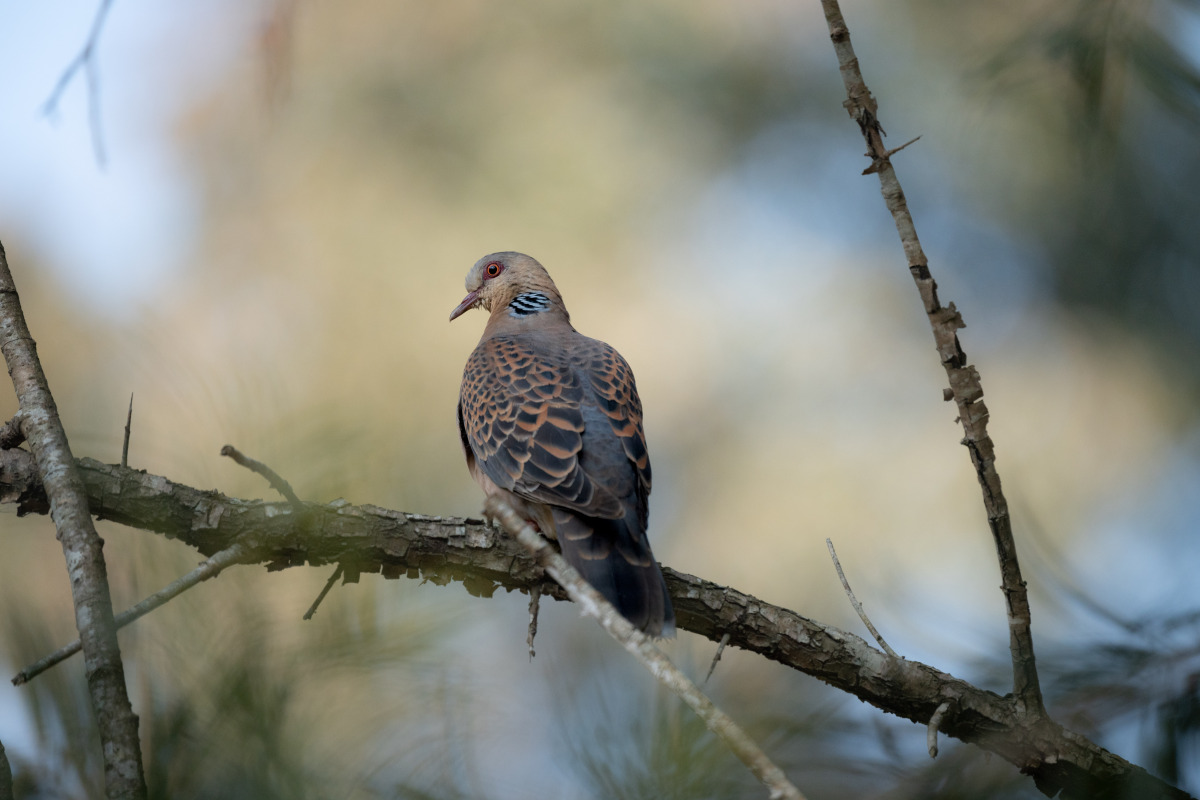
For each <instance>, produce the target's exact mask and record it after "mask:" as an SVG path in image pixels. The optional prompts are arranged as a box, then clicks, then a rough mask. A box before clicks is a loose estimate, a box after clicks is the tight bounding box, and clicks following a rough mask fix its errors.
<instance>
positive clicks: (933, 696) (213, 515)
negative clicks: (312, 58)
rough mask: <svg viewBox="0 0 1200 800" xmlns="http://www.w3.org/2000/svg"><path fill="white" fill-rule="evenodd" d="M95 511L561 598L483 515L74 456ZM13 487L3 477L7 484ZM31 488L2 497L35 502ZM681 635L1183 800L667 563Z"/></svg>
mask: <svg viewBox="0 0 1200 800" xmlns="http://www.w3.org/2000/svg"><path fill="white" fill-rule="evenodd" d="M28 458H29V454H28V453H25V452H24V451H22V450H11V451H7V452H4V453H0V475H3V476H26V477H25V479H26V480H35V479H36V478H30V477H29V475H30V472H29V470H28V469H23V468H22V467H21V465H20V464H19V463H14V462H19V461H21V460H22V459H28ZM77 463H78V466H79V472H80V474H81V476H82V477H83V480H84V483H85V485H86V486H87V491H88V497H89V499H90V501H91V504H92V512H93V513H94V514H96V515H97V516H99V517H103V518H106V519H111V520H114V521H117V522H121V523H124V524H126V525H129V526H131V527H134V528H138V529H142V530H149V531H154V532H157V533H160V534H163V535H165V536H167V537H169V538H173V539H178V540H179V541H181V542H184V543H186V544H187V545H189V546H191V547H194V548H195V549H197V550H199V551H200V552H201V553H203V554H205V555H212V554H214V553H216V552H218V551H220V550H224V549H225V548H226V547H228V546H230V545H231V544H233V543H234V542H235V541H240V542H242V543H243V544H245V545H247V546H249V547H250V548H252V550H253V552H254V553H255V554H256V558H257V562H258V563H262V564H265V565H266V566H267V568H268V569H284V568H286V567H292V566H301V565H305V564H307V565H311V566H321V565H327V564H331V563H335V562H337V563H341V564H342V565H343V566H344V568H345V570H346V580H347V581H356V580H358V578H359V575H360V574H361V573H370V572H378V573H381V574H382V575H383V576H384V577H387V578H398V577H402V576H407V577H411V578H419V579H423V580H428V581H430V582H432V583H437V584H446V583H449V582H451V581H458V582H461V583H462V584H463V585H464V587H465V588H466V589H467V591H468V592H470V593H471V594H473V595H476V596H480V597H491V596H492V595H493V594H494V593H495V592H496V590H497V589H505V590H507V591H513V590H518V591H522V592H528V591H529V590H531V589H532V588H534V587H540V589H541V591H542V592H543V593H544V594H548V595H551V596H553V597H556V598H558V599H563V592H562V589H561V588H560V587H559V586H558V585H557V584H555V583H554V581H553V580H551V579H550V578H548V577H547V576H545V575H544V573H543V572H542V570H541V568H540V567H538V565H537V563H536V562H535V561H534V559H533V558H532V557H531V556H530V555H529V553H528V552H527V551H526V550H525V548H524V547H523V546H522V545H521V544H520V543H518V542H516V541H515V540H513V539H511V538H510V537H508V536H506V535H504V534H502V533H501V532H499V531H498V530H496V529H495V528H493V527H491V526H488V525H486V524H485V523H484V522H483V521H482V520H475V519H462V518H457V517H434V516H426V515H422V514H406V513H403V512H400V511H391V510H388V509H384V508H378V507H375V506H352V505H349V504H346V503H341V502H339V503H332V504H328V505H320V504H316V503H305V504H304V510H303V511H302V512H298V511H296V510H295V509H294V508H293V507H292V506H291V505H290V504H288V503H286V502H280V503H266V502H262V501H250V500H239V499H235V498H230V497H226V496H224V495H221V494H219V493H217V492H212V491H201V490H198V489H193V488H191V487H188V486H183V485H181V484H177V483H174V482H172V481H170V480H168V479H166V478H163V477H160V476H157V475H149V474H147V473H145V472H140V471H137V470H132V469H126V468H122V467H119V466H115V465H108V464H101V463H100V462H98V461H93V460H91V459H80V460H79V461H78V462H77ZM9 479H10V480H11V478H9ZM35 493H36V492H35V490H34V488H33V487H31V486H29V485H28V484H21V485H7V486H3V487H0V494H2V495H3V496H6V497H7V496H16V495H30V494H35ZM663 573H664V575H665V577H666V580H667V585H668V587H669V588H670V590H671V597H672V602H673V603H674V604H675V612H676V622H677V625H678V627H679V628H680V629H682V630H688V631H692V632H693V633H697V634H700V635H702V636H706V637H708V638H709V639H712V640H713V641H720V640H721V638H722V637H723V636H724V635H726V634H727V635H728V636H729V643H730V644H732V645H735V646H737V647H741V648H742V649H744V650H749V651H751V652H755V653H759V654H761V655H763V656H765V657H766V658H769V659H771V660H773V661H777V662H779V663H780V664H783V665H786V666H788V667H791V668H793V669H797V670H800V671H801V672H804V673H806V674H809V675H812V676H814V677H816V678H819V679H820V680H822V681H825V682H826V683H828V684H830V685H831V686H834V687H836V688H838V689H841V690H843V691H846V692H849V693H850V694H853V695H854V696H856V697H858V698H860V699H862V700H863V701H865V702H867V703H870V704H871V705H873V706H876V707H877V708H879V709H881V710H883V711H886V712H888V713H891V714H895V715H896V716H899V717H903V718H904V719H908V720H912V721H913V722H916V723H918V724H920V725H921V726H925V724H926V723H927V722H928V721H929V719H930V718H931V717H932V715H933V714H934V712H935V711H936V710H937V708H938V706H939V705H941V704H942V703H943V702H946V701H949V703H950V708H949V709H948V710H947V711H946V713H945V715H944V717H943V719H942V722H941V726H940V729H941V731H942V732H943V733H945V734H946V735H948V736H952V737H954V738H957V739H960V740H962V741H965V742H971V743H973V744H976V745H978V746H979V747H982V748H983V749H985V750H988V751H990V752H993V753H996V754H997V755H999V756H1001V757H1002V758H1004V759H1005V760H1007V761H1009V762H1011V763H1013V764H1015V765H1016V766H1017V767H1019V768H1020V769H1021V770H1022V771H1023V772H1026V773H1028V774H1029V775H1031V776H1032V778H1033V780H1034V781H1035V782H1037V784H1038V786H1039V787H1040V788H1042V789H1043V790H1044V791H1047V792H1053V791H1058V790H1062V791H1063V796H1064V797H1068V798H1072V797H1073V798H1105V797H1111V798H1118V797H1139V798H1186V797H1188V795H1187V794H1186V793H1184V792H1182V791H1180V790H1179V789H1176V788H1174V787H1172V786H1169V785H1168V784H1166V783H1164V782H1162V781H1160V780H1158V779H1156V778H1154V777H1152V776H1150V775H1149V774H1148V773H1147V772H1146V771H1145V770H1143V769H1142V768H1141V767H1138V766H1135V765H1133V764H1130V763H1129V762H1128V761H1126V760H1124V759H1123V758H1121V757H1120V756H1117V755H1115V754H1113V753H1110V752H1108V751H1107V750H1104V749H1103V748H1101V747H1099V746H1098V745H1096V744H1095V743H1093V742H1091V741H1089V740H1088V739H1086V738H1085V737H1083V736H1080V735H1078V734H1076V733H1073V732H1071V731H1068V730H1066V729H1064V728H1062V727H1061V726H1059V725H1057V724H1055V723H1054V722H1052V721H1051V720H1049V719H1047V718H1045V717H1041V718H1038V719H1037V720H1036V721H1033V722H1030V718H1029V716H1028V715H1027V714H1024V713H1023V712H1022V709H1021V708H1020V707H1019V706H1018V704H1017V703H1016V701H1015V700H1014V699H1013V697H1012V696H1011V695H1010V696H1005V697H1001V696H1000V695H997V694H995V693H993V692H989V691H985V690H982V689H979V688H977V687H975V686H972V685H971V684H969V683H967V682H966V681H963V680H961V679H959V678H955V677H954V676H952V675H949V674H947V673H945V672H942V671H940V670H938V669H935V668H933V667H931V666H928V665H926V664H922V663H919V662H915V661H907V660H904V659H893V658H889V657H888V656H887V655H885V654H884V653H882V652H880V651H879V650H876V649H875V648H874V647H872V646H871V645H869V644H868V643H867V642H866V641H864V640H863V639H861V638H860V637H858V636H855V635H854V634H852V633H848V632H846V631H842V630H839V629H837V628H835V627H833V626H830V625H824V624H822V623H820V622H817V621H815V620H811V619H808V618H806V617H803V616H801V615H799V614H796V613H795V612H792V611H789V610H787V609H784V608H780V607H778V606H773V605H771V604H769V603H764V602H763V601H761V600H758V599H757V598H755V597H752V596H750V595H748V594H745V593H743V592H739V591H737V590H736V589H731V588H729V587H725V586H720V585H718V584H715V583H712V582H709V581H705V580H703V579H701V578H697V577H695V576H692V575H686V574H684V573H680V572H676V571H674V570H672V569H669V568H664V570H663Z"/></svg>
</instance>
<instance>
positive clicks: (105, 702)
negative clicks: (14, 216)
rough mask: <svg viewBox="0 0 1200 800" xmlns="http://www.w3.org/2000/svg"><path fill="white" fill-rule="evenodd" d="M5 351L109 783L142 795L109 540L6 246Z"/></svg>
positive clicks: (113, 789) (0, 298)
mask: <svg viewBox="0 0 1200 800" xmlns="http://www.w3.org/2000/svg"><path fill="white" fill-rule="evenodd" d="M0 351H2V352H3V354H4V360H5V361H6V362H7V363H8V373H9V375H10V376H12V381H13V387H14V388H15V389H16V392H17V400H18V402H19V403H20V409H21V411H20V413H21V425H22V428H23V429H24V432H25V436H26V439H27V440H28V441H29V445H30V449H31V450H32V451H33V455H34V458H35V459H36V461H37V466H38V472H40V473H41V475H42V483H43V485H44V487H45V489H46V496H47V497H48V498H49V499H50V516H51V517H52V519H53V520H54V525H55V527H56V528H57V529H58V539H59V541H60V542H62V548H63V555H64V556H65V557H66V561H67V573H68V575H69V577H70V579H71V595H72V600H73V601H74V604H75V625H76V627H77V628H78V630H79V640H80V642H82V644H83V657H84V670H85V673H86V675H87V681H88V689H89V691H90V693H91V698H92V709H93V711H94V712H95V714H96V722H97V725H98V727H99V729H100V741H101V744H102V745H103V748H104V780H105V786H106V788H107V794H108V796H109V797H110V798H118V797H119V798H144V797H145V796H146V782H145V778H144V777H143V773H142V753H141V746H140V744H139V743H138V719H137V716H136V715H135V714H134V713H133V708H132V706H131V705H130V703H129V694H128V692H127V691H126V687H125V670H124V667H123V666H122V664H121V651H120V648H119V647H118V645H117V629H116V625H115V624H114V622H113V612H112V600H111V599H110V597H109V594H108V574H107V570H106V569H105V566H104V554H103V552H102V547H103V542H101V540H100V537H99V535H97V533H96V528H95V526H94V525H93V524H92V517H91V512H90V511H89V509H88V500H87V493H86V491H85V490H84V486H83V481H82V479H81V478H80V476H79V471H78V470H77V469H76V466H75V460H74V457H73V456H72V455H71V448H70V445H69V444H68V443H67V435H66V432H65V431H64V430H63V427H62V422H61V421H60V420H59V418H58V409H57V408H56V406H55V404H54V398H53V397H52V396H51V394H50V387H49V385H48V384H47V383H46V376H45V374H44V373H43V372H42V367H41V364H40V363H39V362H38V358H37V349H36V346H35V344H34V341H33V337H32V336H31V335H30V333H29V327H28V326H27V325H26V324H25V316H24V314H23V312H22V311H21V301H20V298H18V297H17V288H16V285H15V284H14V283H13V279H12V274H11V273H10V272H9V269H8V261H7V259H6V258H5V255H4V247H3V245H0Z"/></svg>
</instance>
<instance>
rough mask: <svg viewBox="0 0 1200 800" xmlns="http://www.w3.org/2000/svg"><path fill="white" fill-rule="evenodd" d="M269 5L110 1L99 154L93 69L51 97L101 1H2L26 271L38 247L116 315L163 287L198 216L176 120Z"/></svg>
mask: <svg viewBox="0 0 1200 800" xmlns="http://www.w3.org/2000/svg"><path fill="white" fill-rule="evenodd" d="M259 5H260V4H257V3H237V2H232V0H218V1H217V2H206V3H158V2H153V0H121V1H120V2H117V3H114V4H113V5H112V7H111V9H110V11H109V12H108V14H107V17H106V19H105V22H104V25H103V29H102V31H101V35H100V38H99V41H98V43H97V45H96V47H95V49H94V51H93V54H94V59H93V60H94V65H95V73H96V76H97V81H98V86H99V121H100V131H101V138H102V141H103V149H104V161H103V164H101V163H99V162H98V160H97V155H96V152H95V150H94V147H93V140H92V130H91V126H90V125H89V115H90V113H91V110H90V107H89V96H88V89H87V86H88V81H87V75H86V74H85V72H84V71H83V70H80V71H77V72H76V74H75V76H74V77H73V79H72V80H71V81H70V83H69V84H68V85H67V86H66V88H65V90H64V91H63V93H62V95H61V98H60V99H59V101H58V103H57V107H56V108H55V109H54V111H53V113H49V112H48V111H47V108H46V104H47V101H48V99H49V98H50V97H51V95H52V93H53V91H54V88H55V86H56V85H57V84H58V82H59V80H60V78H61V76H62V75H63V73H64V71H65V69H66V68H67V67H68V65H70V64H71V63H72V60H73V59H74V58H75V57H76V56H77V55H78V54H79V53H80V52H81V50H82V49H83V47H84V45H85V43H86V42H87V39H88V32H89V31H90V30H91V28H92V25H93V21H94V19H95V13H96V10H97V9H98V8H99V6H98V5H97V4H91V3H86V4H85V3H72V2H67V0H48V2H41V3H19V2H7V3H3V4H0V18H3V20H4V24H3V25H2V26H0V53H3V56H0V59H2V61H0V120H3V124H0V215H2V216H3V217H4V218H5V219H6V220H7V222H6V230H5V231H4V236H5V238H4V240H3V241H4V243H5V245H6V247H7V248H8V251H9V259H10V263H12V264H13V265H14V268H15V270H16V271H17V272H18V274H19V268H20V267H19V265H20V264H21V262H22V260H23V259H22V258H21V256H22V253H21V247H22V246H23V247H28V248H29V249H30V250H31V251H32V252H31V255H32V256H33V257H35V258H36V259H37V261H38V263H42V264H45V265H46V267H47V268H49V269H51V270H53V271H54V272H55V273H56V275H57V276H58V277H59V278H61V279H62V280H63V282H64V285H65V286H67V287H69V289H70V291H71V292H72V294H73V296H74V298H75V299H76V300H77V301H78V302H79V303H80V304H81V305H82V306H84V307H85V308H87V309H88V310H90V311H93V312H96V313H99V314H104V315H108V316H112V317H115V318H121V317H123V316H124V315H126V314H128V313H130V312H131V311H132V309H134V308H136V306H137V305H138V304H139V303H141V302H144V301H145V300H146V299H147V298H149V297H150V296H152V295H153V293H154V292H156V291H158V290H161V288H162V287H163V285H164V282H165V281H167V280H168V279H169V277H170V275H171V274H172V272H173V271H174V270H177V269H179V268H180V265H181V264H182V263H183V261H184V260H185V258H186V256H187V254H188V252H189V250H190V248H191V247H192V246H193V245H194V242H195V237H196V235H197V232H198V230H199V226H200V219H199V217H198V213H199V204H198V199H197V197H196V195H195V193H194V189H193V187H194V183H193V182H192V180H191V179H190V176H189V175H188V170H187V164H186V161H185V159H184V158H183V157H182V156H181V154H180V153H179V152H178V151H177V145H176V142H177V139H176V138H175V137H173V136H172V129H173V126H175V125H177V124H179V120H178V118H179V115H180V114H181V113H182V112H183V111H184V110H185V109H187V108H188V107H189V106H191V105H192V104H194V103H195V102H196V101H197V99H198V98H201V97H203V95H204V93H205V91H206V90H208V89H209V88H210V87H211V86H213V84H214V83H215V82H216V81H217V80H219V78H220V76H221V74H222V71H223V70H224V69H226V68H228V66H229V65H230V63H231V62H236V60H237V59H242V58H247V57H250V55H249V50H248V46H249V44H251V43H252V41H253V36H254V34H255V30H256V27H255V26H256V14H258V13H261V12H260V10H258V7H259ZM26 263H27V261H26Z"/></svg>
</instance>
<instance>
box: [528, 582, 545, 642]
mask: <svg viewBox="0 0 1200 800" xmlns="http://www.w3.org/2000/svg"><path fill="white" fill-rule="evenodd" d="M541 602H542V587H541V584H538V585H537V586H534V587H533V588H531V589H530V590H529V635H528V636H526V637H525V643H526V644H527V645H529V660H530V661H533V657H534V656H536V655H537V653H535V652H534V651H533V640H534V637H536V636H537V625H538V608H540V606H541Z"/></svg>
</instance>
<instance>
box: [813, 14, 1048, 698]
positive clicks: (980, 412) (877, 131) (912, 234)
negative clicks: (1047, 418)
mask: <svg viewBox="0 0 1200 800" xmlns="http://www.w3.org/2000/svg"><path fill="white" fill-rule="evenodd" d="M821 6H822V8H823V9H824V11H825V21H826V22H827V23H828V25H829V37H830V39H831V40H832V41H833V48H834V50H835V51H836V52H837V58H838V66H839V68H840V70H841V73H842V82H843V83H844V84H845V86H846V98H847V99H846V102H845V103H844V105H845V106H846V110H847V111H848V112H849V113H850V116H851V117H852V118H853V119H854V121H855V122H857V123H858V127H859V129H860V130H861V131H862V134H863V138H864V139H865V140H866V143H867V155H868V156H869V157H870V158H871V166H869V167H868V168H867V169H866V170H865V171H866V172H868V173H869V172H875V173H877V174H878V175H879V186H880V190H881V191H882V193H883V199H884V202H885V203H886V204H887V208H888V211H890V212H891V214H892V219H893V220H894V221H895V223H896V231H897V233H899V235H900V243H901V244H902V245H903V247H904V255H905V258H906V259H907V260H908V268H909V271H910V272H911V273H912V277H913V280H914V281H915V282H916V284H917V291H919V292H920V293H921V302H922V304H923V305H924V307H925V313H926V315H927V316H928V317H929V324H930V326H931V327H932V328H933V338H934V341H935V343H936V344H937V351H938V355H939V356H940V357H941V361H942V366H943V367H945V369H946V375H947V377H948V378H949V380H950V392H951V396H952V397H953V398H954V402H955V404H956V405H957V406H958V419H959V422H961V423H962V428H963V434H964V436H963V444H964V445H966V447H967V451H968V452H969V453H970V454H971V463H972V464H973V465H974V466H975V474H976V476H977V477H978V478H979V485H980V486H981V487H982V489H983V505H984V509H985V510H986V512H987V520H988V527H989V528H991V531H992V539H993V540H994V541H995V544H996V553H997V555H998V557H999V560H1000V578H1001V588H1002V590H1003V592H1004V602H1005V606H1006V608H1007V611H1008V631H1009V649H1010V650H1011V651H1012V663H1013V693H1014V694H1015V695H1016V697H1017V700H1018V702H1020V703H1021V704H1022V706H1023V707H1024V709H1025V710H1027V711H1028V712H1029V713H1031V714H1038V715H1040V714H1043V713H1045V710H1044V707H1043V704H1042V690H1041V687H1040V686H1039V685H1038V675H1037V665H1036V663H1035V660H1034V655H1033V633H1032V630H1031V622H1030V611H1029V595H1028V592H1026V590H1025V581H1024V580H1022V579H1021V567H1020V565H1019V564H1018V562H1017V547H1016V543H1015V541H1014V540H1013V531H1012V520H1011V518H1010V517H1009V514H1008V504H1007V503H1006V502H1005V500H1004V493H1003V491H1001V489H1000V473H998V472H997V471H996V453H995V449H994V447H993V445H992V439H991V437H990V436H989V435H988V432H987V422H988V410H987V406H986V405H984V403H983V387H982V385H981V384H980V382H979V373H978V372H977V371H976V369H975V367H973V366H971V365H970V364H968V363H967V354H966V353H964V352H963V349H962V345H961V344H960V343H959V341H958V329H959V328H963V327H966V325H965V323H964V322H963V321H962V315H961V314H959V313H958V311H957V310H956V309H955V308H954V303H950V304H949V305H946V306H943V305H942V304H941V303H940V302H939V301H938V296H937V283H936V282H935V281H934V280H933V277H932V276H931V275H930V273H929V262H928V260H927V259H926V258H925V251H924V250H923V249H922V248H921V241H920V239H918V238H917V229H916V227H915V226H914V224H913V219H912V215H911V214H910V213H909V211H908V203H907V202H906V200H905V198H904V191H903V190H902V189H901V188H900V180H899V179H898V178H897V177H896V171H895V170H894V169H892V163H891V160H890V157H891V153H890V152H889V151H888V149H887V148H886V147H884V144H883V129H882V128H881V127H880V125H879V117H878V115H877V112H878V107H877V105H876V103H875V98H874V97H872V96H871V92H870V90H868V89H867V85H866V83H865V82H864V81H863V76H862V72H861V71H860V70H859V65H858V58H857V56H855V55H854V48H853V46H852V45H851V44H850V31H849V29H848V28H847V27H846V21H845V19H843V18H842V12H841V9H840V8H839V6H838V0H821Z"/></svg>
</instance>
